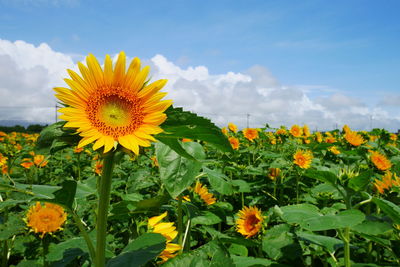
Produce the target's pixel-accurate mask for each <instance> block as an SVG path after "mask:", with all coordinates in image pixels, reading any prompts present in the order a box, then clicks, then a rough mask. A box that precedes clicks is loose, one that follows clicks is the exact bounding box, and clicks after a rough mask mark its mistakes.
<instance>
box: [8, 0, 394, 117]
mask: <svg viewBox="0 0 400 267" xmlns="http://www.w3.org/2000/svg"><path fill="white" fill-rule="evenodd" d="M399 10H400V1H395V0H393V1H387V0H383V1H368V0H364V1H356V0H351V1H267V0H247V1H222V0H218V1H215V0H214V1H207V0H202V1H175V0H169V1H151V2H148V3H145V1H94V0H90V1H83V0H82V1H79V0H69V1H62V0H58V1H56V0H54V1H50V0H48V1H46V0H37V1H29V0H15V1H8V0H0V39H3V40H9V41H11V42H14V41H16V40H23V41H25V42H27V43H30V44H33V45H35V46H38V45H39V44H41V43H46V44H48V45H49V46H50V47H51V49H52V50H54V51H57V52H61V53H63V54H66V55H70V56H72V57H73V59H74V60H78V59H81V58H82V57H83V56H84V55H87V54H88V53H93V54H95V55H96V56H98V57H99V58H103V57H104V55H105V54H115V53H117V52H119V51H121V50H124V51H125V52H126V53H127V55H129V56H132V57H133V56H138V57H140V58H146V59H150V58H152V57H153V56H155V55H156V54H160V55H163V56H164V57H165V58H167V59H168V60H169V61H171V62H174V64H175V65H177V66H179V67H180V68H182V69H185V68H188V67H189V66H193V67H196V66H206V67H207V69H208V71H209V73H210V74H211V73H212V74H216V75H217V74H224V73H228V72H235V73H246V71H247V70H249V69H250V68H252V67H253V66H255V65H260V66H263V67H265V68H266V69H268V71H269V72H270V73H271V74H272V75H273V77H274V78H275V79H277V80H278V81H279V82H280V84H284V85H287V86H292V85H293V86H297V87H299V88H300V87H302V86H303V88H305V89H304V90H306V91H307V96H308V97H309V98H310V99H315V98H318V97H322V96H327V95H329V94H332V93H335V92H336V93H340V94H345V95H346V96H348V97H350V98H355V99H358V100H360V101H362V102H363V103H365V104H366V105H368V106H369V107H374V106H377V105H381V106H382V105H383V106H385V108H387V110H390V111H391V112H392V111H398V110H399V108H398V107H399V106H398V105H397V104H399V105H400V100H399V101H392V102H393V103H392V102H390V101H389V102H390V103H386V102H388V101H386V102H385V101H384V100H383V99H393V98H395V99H397V97H399V98H400V86H399V84H400V74H399V71H400V49H399V47H400V17H399ZM397 102H399V103H397ZM382 103H386V104H390V106H388V105H386V104H382Z"/></svg>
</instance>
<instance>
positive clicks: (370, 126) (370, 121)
mask: <svg viewBox="0 0 400 267" xmlns="http://www.w3.org/2000/svg"><path fill="white" fill-rule="evenodd" d="M369 130H370V131H372V115H369Z"/></svg>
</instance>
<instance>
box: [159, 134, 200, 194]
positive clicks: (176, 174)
mask: <svg viewBox="0 0 400 267" xmlns="http://www.w3.org/2000/svg"><path fill="white" fill-rule="evenodd" d="M183 147H184V148H185V150H186V151H187V152H188V153H189V154H190V155H192V156H193V157H194V158H196V159H200V160H201V159H204V158H205V153H204V150H203V147H202V146H201V145H200V144H199V143H195V142H187V143H183ZM155 149H156V156H157V160H158V164H159V171H160V178H161V181H162V183H163V184H164V186H165V188H166V189H167V191H168V193H169V194H170V195H171V197H172V198H176V197H177V196H178V195H179V194H181V193H182V192H183V191H184V190H185V189H187V188H188V187H189V186H190V185H192V184H193V182H194V181H195V179H196V176H197V175H198V174H199V171H200V169H201V166H202V163H201V162H199V161H197V160H196V161H195V160H190V159H187V158H183V157H182V156H180V155H178V154H177V153H176V152H175V151H173V150H172V149H171V148H170V147H168V146H166V145H164V144H161V143H156V145H155Z"/></svg>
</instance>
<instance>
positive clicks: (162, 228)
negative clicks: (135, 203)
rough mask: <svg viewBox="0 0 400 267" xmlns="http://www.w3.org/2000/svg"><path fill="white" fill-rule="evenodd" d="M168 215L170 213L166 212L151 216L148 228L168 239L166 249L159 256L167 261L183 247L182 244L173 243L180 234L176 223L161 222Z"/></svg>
mask: <svg viewBox="0 0 400 267" xmlns="http://www.w3.org/2000/svg"><path fill="white" fill-rule="evenodd" d="M167 215H168V213H167V212H164V213H163V214H161V215H159V216H154V217H151V218H149V221H148V228H149V230H150V231H151V232H153V233H158V234H161V235H163V236H164V237H165V239H167V241H166V247H165V249H164V250H163V251H162V252H161V253H160V255H159V256H158V257H159V258H160V259H161V260H162V262H166V261H167V260H168V259H170V258H173V257H175V256H176V252H178V251H179V250H180V249H181V246H180V245H178V244H174V243H171V241H172V240H174V239H175V237H176V236H177V235H178V232H177V231H176V227H175V226H174V223H171V222H161V220H162V219H164V218H165V217H166V216H167Z"/></svg>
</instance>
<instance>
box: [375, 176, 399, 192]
mask: <svg viewBox="0 0 400 267" xmlns="http://www.w3.org/2000/svg"><path fill="white" fill-rule="evenodd" d="M374 186H375V189H376V190H377V191H378V192H379V193H380V194H384V193H385V190H390V189H391V188H392V187H393V186H400V178H399V177H397V175H396V173H393V174H392V173H391V172H390V171H386V172H385V175H383V177H382V180H379V179H375V181H374Z"/></svg>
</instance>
